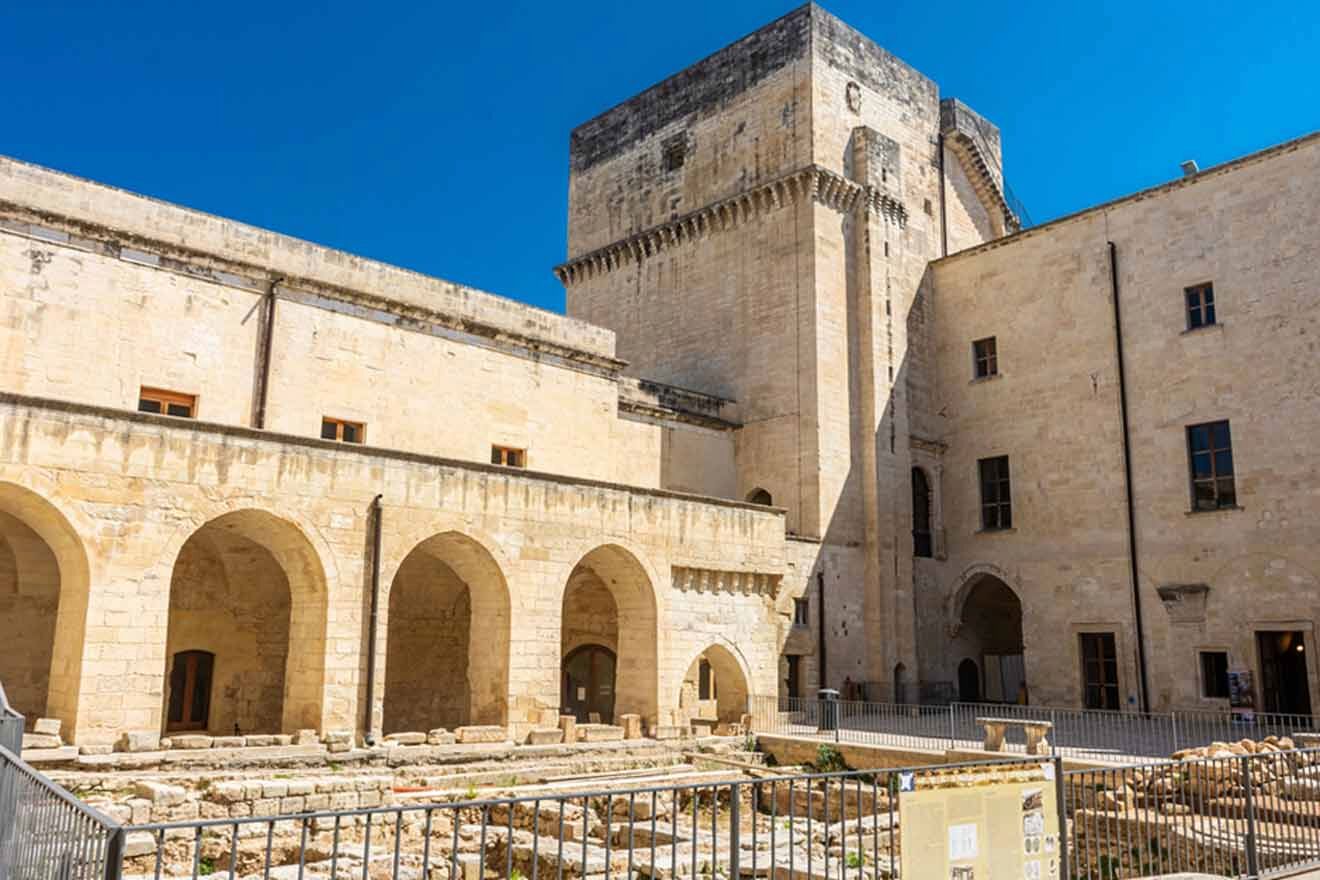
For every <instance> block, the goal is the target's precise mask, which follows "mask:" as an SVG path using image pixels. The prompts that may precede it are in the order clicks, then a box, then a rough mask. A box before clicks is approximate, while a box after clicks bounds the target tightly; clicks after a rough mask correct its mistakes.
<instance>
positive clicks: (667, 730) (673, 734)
mask: <svg viewBox="0 0 1320 880" xmlns="http://www.w3.org/2000/svg"><path fill="white" fill-rule="evenodd" d="M690 735H691V734H690V732H689V731H688V729H687V728H686V727H684V726H680V725H677V724H663V725H658V726H656V728H655V729H654V730H653V731H651V736H653V737H655V738H656V739H682V738H683V737H685V736H690Z"/></svg>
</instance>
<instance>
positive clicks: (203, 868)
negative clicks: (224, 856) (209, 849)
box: [197, 856, 215, 877]
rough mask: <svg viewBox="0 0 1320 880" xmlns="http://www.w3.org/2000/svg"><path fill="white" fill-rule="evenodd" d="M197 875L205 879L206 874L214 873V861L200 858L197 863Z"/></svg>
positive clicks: (206, 857)
mask: <svg viewBox="0 0 1320 880" xmlns="http://www.w3.org/2000/svg"><path fill="white" fill-rule="evenodd" d="M197 873H198V874H200V875H201V876H203V877H205V876H207V875H208V874H214V873H215V859H213V858H211V857H210V856H202V857H201V858H200V859H199V860H198V861H197Z"/></svg>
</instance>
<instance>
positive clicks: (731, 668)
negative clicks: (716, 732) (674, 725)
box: [678, 643, 748, 724]
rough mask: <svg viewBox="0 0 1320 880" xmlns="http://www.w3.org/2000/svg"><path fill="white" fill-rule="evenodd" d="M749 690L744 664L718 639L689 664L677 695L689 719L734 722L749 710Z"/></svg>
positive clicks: (714, 722)
mask: <svg viewBox="0 0 1320 880" xmlns="http://www.w3.org/2000/svg"><path fill="white" fill-rule="evenodd" d="M747 694H748V686H747V673H746V670H745V669H744V668H743V664H742V663H741V662H740V661H739V659H738V657H737V656H735V655H734V653H733V652H732V651H730V650H729V649H728V648H727V647H725V646H724V645H721V644H718V643H717V644H714V645H711V646H710V647H708V648H706V650H704V651H702V652H701V653H700V654H698V655H697V656H696V657H695V658H693V660H692V662H691V663H690V664H688V669H687V673H686V674H685V675H684V676H683V683H682V685H681V690H680V692H679V695H678V706H679V712H680V714H681V715H682V716H684V717H686V718H687V719H689V720H690V721H697V722H706V723H712V724H722V723H727V724H732V723H735V722H737V721H740V720H742V716H743V713H745V712H747Z"/></svg>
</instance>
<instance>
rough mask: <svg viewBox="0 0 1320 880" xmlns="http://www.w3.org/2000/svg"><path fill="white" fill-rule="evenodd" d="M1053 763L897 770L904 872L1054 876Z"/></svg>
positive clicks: (1031, 878) (950, 876) (950, 877)
mask: <svg viewBox="0 0 1320 880" xmlns="http://www.w3.org/2000/svg"><path fill="white" fill-rule="evenodd" d="M1054 772H1055V771H1054V764H1052V763H1041V764H1012V765H981V766H971V767H964V768H961V769H960V768H944V769H941V770H928V771H923V770H917V771H913V772H911V773H900V774H899V795H898V808H899V828H900V829H901V834H902V850H901V852H902V869H903V870H902V877H903V878H904V880H1059V878H1061V877H1062V876H1063V868H1062V865H1061V861H1062V858H1063V852H1062V847H1061V845H1060V841H1059V805H1058V801H1057V798H1056V796H1055V794H1056V789H1055V779H1054Z"/></svg>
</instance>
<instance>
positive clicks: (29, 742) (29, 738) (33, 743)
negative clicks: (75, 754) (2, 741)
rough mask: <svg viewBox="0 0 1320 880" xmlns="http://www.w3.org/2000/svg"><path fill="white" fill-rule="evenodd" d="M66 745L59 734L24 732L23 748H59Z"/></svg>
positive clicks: (25, 749)
mask: <svg viewBox="0 0 1320 880" xmlns="http://www.w3.org/2000/svg"><path fill="white" fill-rule="evenodd" d="M62 745H64V743H62V742H61V741H60V738H59V737H58V736H50V735H48V734H44V733H25V734H23V750H24V751H27V750H28V749H58V748H59V747H60V746H62Z"/></svg>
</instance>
